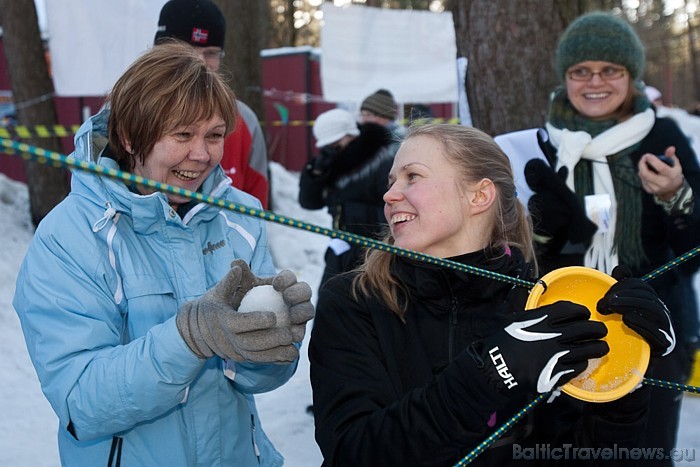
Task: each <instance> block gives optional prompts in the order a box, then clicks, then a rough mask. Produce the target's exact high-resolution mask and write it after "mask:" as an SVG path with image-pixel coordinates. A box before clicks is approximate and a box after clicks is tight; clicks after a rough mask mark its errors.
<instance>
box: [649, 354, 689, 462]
mask: <svg viewBox="0 0 700 467" xmlns="http://www.w3.org/2000/svg"><path fill="white" fill-rule="evenodd" d="M691 367H692V353H691V351H690V349H689V348H688V347H687V346H685V345H680V346H679V347H677V348H676V349H674V350H673V352H671V353H670V354H669V355H667V356H666V357H663V358H662V359H661V360H660V361H658V362H656V364H655V365H654V367H653V368H652V369H651V371H647V374H646V376H647V377H650V378H654V379H659V380H663V381H669V382H673V383H681V384H686V382H687V381H688V378H689V377H690V370H691ZM683 394H684V393H683V392H682V391H678V390H675V389H666V388H660V387H652V388H651V400H650V403H649V417H648V420H647V425H646V429H645V431H644V438H643V441H642V446H643V447H648V448H663V449H664V453H666V454H668V453H669V452H670V451H671V449H673V448H675V447H676V440H677V437H678V424H679V421H680V412H681V402H682V400H683ZM681 447H683V446H681ZM642 465H654V466H667V467H671V466H673V461H672V460H670V459H665V460H653V461H647V462H646V463H642Z"/></svg>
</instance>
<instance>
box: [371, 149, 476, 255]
mask: <svg viewBox="0 0 700 467" xmlns="http://www.w3.org/2000/svg"><path fill="white" fill-rule="evenodd" d="M463 183H464V182H463V181H461V179H460V172H459V171H458V170H457V169H456V168H455V166H454V165H453V164H451V163H450V162H449V161H448V160H447V159H446V157H445V156H444V154H443V148H442V146H441V144H439V143H438V142H437V141H436V140H435V139H433V138H430V137H426V136H416V137H413V138H409V139H408V140H406V141H405V142H404V143H403V144H402V145H401V148H400V149H399V151H398V153H397V154H396V157H395V159H394V165H393V166H392V168H391V172H390V174H389V190H388V191H387V192H386V193H385V194H384V202H385V205H384V215H385V217H386V220H387V222H388V223H389V226H390V228H391V233H392V236H393V237H394V240H395V241H394V244H395V245H396V246H398V247H401V248H406V249H409V250H415V251H420V252H422V253H425V254H428V255H432V256H437V257H441V258H448V257H452V256H457V255H460V254H464V253H468V252H471V251H477V250H479V249H482V248H484V247H485V246H486V245H487V244H488V240H487V238H486V237H485V236H484V235H482V234H480V232H479V230H478V229H476V228H475V227H474V224H475V222H474V220H473V217H472V216H473V214H474V211H473V209H472V207H471V205H470V202H469V199H470V197H472V196H473V195H474V192H470V191H466V190H464V189H463V188H462V186H463Z"/></svg>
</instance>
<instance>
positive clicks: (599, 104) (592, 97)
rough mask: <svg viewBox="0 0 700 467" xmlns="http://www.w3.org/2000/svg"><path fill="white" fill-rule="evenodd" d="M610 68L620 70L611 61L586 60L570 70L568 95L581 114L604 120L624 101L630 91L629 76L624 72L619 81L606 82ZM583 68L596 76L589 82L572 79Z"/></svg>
mask: <svg viewBox="0 0 700 467" xmlns="http://www.w3.org/2000/svg"><path fill="white" fill-rule="evenodd" d="M611 67H612V68H620V66H619V65H616V64H614V63H610V62H594V61H586V62H581V63H577V64H576V65H574V66H572V67H571V68H569V70H567V73H566V92H567V95H568V97H569V101H570V102H571V104H572V105H573V106H574V108H575V109H576V110H578V111H579V113H581V114H582V115H584V116H586V117H589V118H592V119H596V120H603V119H606V118H608V117H610V116H612V115H613V114H614V113H615V112H616V111H617V110H618V109H619V108H620V106H622V104H623V103H624V102H625V99H626V98H627V95H628V93H629V92H630V77H629V73H623V74H622V76H620V77H617V78H616V79H611V78H608V79H604V78H603V77H602V75H604V74H605V70H606V69H607V70H610V69H611ZM582 68H584V69H588V70H590V71H592V72H593V73H595V74H594V75H593V76H592V77H591V78H590V79H589V80H584V81H577V80H575V79H572V78H571V75H572V73H575V72H576V71H577V70H580V69H582ZM601 72H602V75H601Z"/></svg>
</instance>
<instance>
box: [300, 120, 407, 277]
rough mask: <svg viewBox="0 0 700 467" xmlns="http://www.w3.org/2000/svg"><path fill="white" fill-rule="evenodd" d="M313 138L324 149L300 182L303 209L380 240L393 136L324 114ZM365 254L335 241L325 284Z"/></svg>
mask: <svg viewBox="0 0 700 467" xmlns="http://www.w3.org/2000/svg"><path fill="white" fill-rule="evenodd" d="M313 134H314V137H315V138H316V147H317V148H318V149H320V152H319V154H318V156H317V157H314V158H312V159H311V160H310V161H309V163H308V164H306V166H305V167H304V169H303V170H302V173H301V179H300V181H299V204H300V205H301V206H302V207H303V208H305V209H321V208H323V207H327V208H328V212H329V213H330V214H331V216H333V228H334V229H336V230H344V231H347V232H351V233H354V234H357V235H362V236H366V237H373V238H377V237H378V235H379V231H380V228H379V227H380V226H382V225H384V224H385V223H386V221H385V220H384V213H383V209H384V201H383V200H382V195H383V194H384V192H385V191H386V184H387V177H388V175H389V170H390V169H391V164H392V163H393V161H394V155H395V154H396V150H397V149H398V141H397V140H396V139H395V136H394V135H393V134H392V133H391V131H390V130H388V129H387V128H386V127H384V126H382V125H378V124H376V123H364V124H361V125H359V126H358V124H357V122H356V121H355V118H354V117H353V116H352V114H351V113H350V112H348V111H346V110H343V109H332V110H329V111H327V112H324V113H322V114H321V115H319V116H318V118H317V119H316V121H315V122H314V127H313ZM363 251H364V250H363V248H361V247H359V246H356V245H350V244H348V243H347V242H345V241H343V240H340V239H333V240H331V242H330V244H329V245H328V250H327V251H326V256H325V260H326V268H325V271H324V273H323V278H322V279H321V283H322V284H323V283H325V282H326V281H327V280H328V279H329V278H330V277H332V276H333V275H335V274H338V273H341V272H344V271H349V270H351V269H352V268H353V267H355V266H356V265H357V263H358V262H359V260H360V259H361V257H362V254H363Z"/></svg>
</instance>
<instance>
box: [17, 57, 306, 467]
mask: <svg viewBox="0 0 700 467" xmlns="http://www.w3.org/2000/svg"><path fill="white" fill-rule="evenodd" d="M110 112H111V115H110ZM235 118H236V111H235V97H234V96H233V94H232V92H231V91H230V90H229V88H228V87H227V86H226V84H225V83H224V82H223V81H222V80H221V78H219V77H218V75H216V74H214V73H212V72H209V71H208V70H207V68H206V67H205V65H204V63H203V62H202V61H201V60H200V59H199V58H198V57H197V55H196V54H195V53H193V52H192V51H191V50H190V49H189V48H188V47H186V46H182V45H177V44H166V45H163V46H159V47H155V48H153V49H151V50H149V51H148V52H146V53H145V54H144V55H142V56H141V57H140V58H139V59H137V60H136V61H135V62H134V63H133V64H132V65H131V67H130V68H129V69H128V70H127V71H126V72H125V73H124V75H123V76H122V77H121V78H120V79H119V80H118V81H117V83H116V85H115V87H114V89H113V90H112V92H111V94H110V98H109V105H108V107H107V108H106V109H105V110H103V111H102V112H100V113H99V114H98V115H96V116H94V117H92V118H91V119H90V120H88V121H87V122H85V124H83V126H82V127H81V128H80V130H79V132H78V134H77V135H76V138H75V143H76V150H75V152H74V153H73V154H72V155H73V157H75V158H76V159H79V160H84V161H90V162H96V163H98V164H100V165H102V166H105V167H110V168H115V169H121V170H128V171H131V172H133V173H135V174H137V175H141V176H143V177H146V178H150V179H155V180H157V181H160V182H163V183H167V184H170V185H174V186H178V187H180V188H184V189H189V190H192V191H199V192H201V193H202V194H204V195H211V196H215V197H221V198H224V199H226V200H229V201H233V202H236V203H240V204H244V205H250V206H255V207H259V206H260V203H259V201H257V200H256V199H255V198H253V197H252V196H250V195H248V194H246V193H244V192H242V191H239V190H237V189H235V188H232V187H231V186H230V180H229V179H228V178H226V177H225V176H224V174H223V171H222V170H221V168H220V167H219V161H220V160H221V157H222V154H223V142H224V137H225V136H226V135H227V134H228V133H229V132H230V131H231V130H232V129H233V127H234V125H235ZM234 260H236V261H235V263H234V264H233V265H232V261H234ZM251 270H252V272H251ZM275 272H276V271H275V268H274V265H273V263H272V260H271V257H270V253H269V251H268V245H267V234H266V230H265V227H264V224H263V223H262V222H261V221H260V220H257V219H255V218H252V217H248V216H244V215H240V214H237V213H234V212H231V211H227V210H223V209H220V208H217V207H213V206H210V205H207V204H203V203H197V202H194V201H191V200H190V199H188V198H186V197H183V196H178V195H174V194H164V193H160V192H155V191H154V190H153V189H151V188H148V187H145V186H139V185H133V186H129V185H127V184H125V183H123V182H121V181H115V180H111V179H108V178H104V177H99V176H96V175H92V174H87V173H85V172H80V171H75V172H74V173H73V178H72V190H71V193H70V195H69V196H68V197H67V198H66V199H65V200H64V201H63V202H62V203H60V204H59V205H58V206H57V207H56V208H55V209H54V210H53V211H52V212H51V213H50V214H49V215H48V216H47V217H46V218H45V219H44V221H43V222H42V223H41V224H40V225H39V227H38V229H37V231H36V235H35V237H34V240H33V242H32V244H31V246H30V248H29V251H28V253H27V256H26V258H25V260H24V263H23V265H22V268H21V270H20V273H19V277H18V280H17V290H16V295H15V298H14V307H15V309H16V310H17V313H18V315H19V317H20V320H21V323H22V330H23V332H24V335H25V339H26V343H27V348H28V350H29V354H30V356H31V358H32V362H33V364H34V366H35V368H36V371H37V374H38V376H39V379H40V381H41V386H42V390H43V392H44V394H45V395H46V397H47V399H48V400H49V402H50V403H51V405H52V407H53V409H54V410H55V412H56V414H57V415H58V418H59V421H60V427H59V434H58V443H59V450H60V453H61V462H62V464H63V465H66V466H97V465H122V466H163V465H167V466H195V465H201V466H219V465H228V466H233V465H235V466H259V465H265V466H277V465H281V464H282V456H281V455H280V454H279V453H278V452H277V451H276V450H275V449H274V447H273V446H272V444H271V443H270V441H269V439H268V438H267V437H266V436H265V434H264V432H263V431H262V428H261V426H260V422H259V420H258V415H257V411H256V408H255V402H254V397H253V396H254V394H256V393H262V392H266V391H271V390H273V389H275V388H277V387H279V386H281V385H282V384H284V383H285V382H286V381H287V380H288V379H289V378H290V377H291V376H292V374H293V373H294V371H295V369H296V365H297V362H298V355H299V354H298V347H299V345H300V343H301V341H302V339H303V337H304V328H305V323H306V321H308V320H309V319H311V318H312V317H313V307H312V306H311V304H310V302H309V298H310V296H311V292H310V289H309V287H308V285H307V284H305V283H300V282H296V278H295V277H294V275H293V274H291V273H290V272H289V271H283V272H282V273H280V274H277V275H275ZM253 273H254V274H255V275H253ZM256 275H257V276H270V277H266V278H265V279H260V278H259V277H256ZM272 276H274V277H272ZM266 284H270V285H273V286H274V287H275V289H277V290H278V291H281V292H283V296H284V298H285V302H286V304H287V307H288V312H289V315H290V320H291V326H287V327H277V326H276V325H275V324H276V321H275V315H274V313H272V312H262V311H260V312H252V313H237V312H236V310H237V308H238V305H239V304H240V300H241V298H242V296H243V295H244V294H245V293H246V292H247V291H249V290H250V289H251V288H252V287H253V286H257V285H266Z"/></svg>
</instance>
